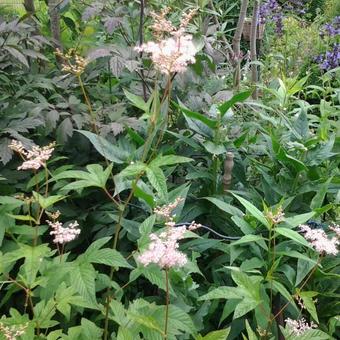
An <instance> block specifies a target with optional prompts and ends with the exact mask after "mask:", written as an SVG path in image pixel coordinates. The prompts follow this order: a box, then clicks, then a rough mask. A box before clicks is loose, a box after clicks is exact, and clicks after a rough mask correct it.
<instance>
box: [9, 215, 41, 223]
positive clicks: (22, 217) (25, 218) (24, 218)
mask: <svg viewBox="0 0 340 340" xmlns="http://www.w3.org/2000/svg"><path fill="white" fill-rule="evenodd" d="M7 216H9V217H12V218H14V219H16V220H19V221H32V222H34V223H35V224H37V221H36V220H35V219H34V218H33V217H32V216H29V215H12V214H7Z"/></svg>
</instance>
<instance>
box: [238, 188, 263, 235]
mask: <svg viewBox="0 0 340 340" xmlns="http://www.w3.org/2000/svg"><path fill="white" fill-rule="evenodd" d="M233 195H234V196H235V197H236V198H237V199H238V200H239V201H240V203H241V204H242V205H243V206H244V207H245V208H246V209H247V210H248V211H249V213H250V214H251V215H252V216H253V217H255V218H256V219H257V220H258V221H259V222H261V223H262V224H263V225H264V226H266V227H267V228H268V229H269V228H270V225H269V222H268V221H267V219H266V217H265V216H264V215H263V213H262V212H261V211H260V210H259V209H257V208H256V207H255V206H254V205H253V204H251V203H250V202H248V201H247V200H246V199H244V198H243V197H240V196H238V195H236V194H233Z"/></svg>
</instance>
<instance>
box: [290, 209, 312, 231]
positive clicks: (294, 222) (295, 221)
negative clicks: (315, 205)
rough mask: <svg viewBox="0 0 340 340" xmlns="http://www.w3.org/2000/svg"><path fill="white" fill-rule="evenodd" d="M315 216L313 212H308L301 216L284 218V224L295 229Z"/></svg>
mask: <svg viewBox="0 0 340 340" xmlns="http://www.w3.org/2000/svg"><path fill="white" fill-rule="evenodd" d="M314 215H315V212H313V211H312V212H309V213H306V214H301V215H295V216H293V217H287V218H285V220H284V221H285V223H287V224H289V226H290V227H291V228H295V227H297V226H298V225H300V224H303V223H305V222H307V221H308V220H309V219H311V218H312V217H313V216H314Z"/></svg>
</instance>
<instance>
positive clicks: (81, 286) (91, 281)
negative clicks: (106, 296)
mask: <svg viewBox="0 0 340 340" xmlns="http://www.w3.org/2000/svg"><path fill="white" fill-rule="evenodd" d="M95 276H96V272H95V270H94V268H93V266H92V265H91V264H89V263H75V266H74V268H72V271H71V272H70V276H69V277H70V281H71V284H72V286H73V288H74V289H75V291H76V292H77V293H79V295H80V296H82V297H83V298H84V299H85V301H86V302H88V303H90V304H91V305H93V307H96V306H97V301H96V290H95Z"/></svg>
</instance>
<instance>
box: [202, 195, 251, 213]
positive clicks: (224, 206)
mask: <svg viewBox="0 0 340 340" xmlns="http://www.w3.org/2000/svg"><path fill="white" fill-rule="evenodd" d="M204 199H206V200H208V201H210V202H211V203H213V204H215V205H216V206H217V207H218V208H219V209H221V210H223V211H224V212H226V213H228V214H230V215H233V216H234V215H235V216H239V217H243V216H244V214H243V212H242V211H241V210H240V209H238V208H236V207H234V206H232V205H231V204H229V203H226V202H224V201H222V200H220V199H218V198H215V197H204Z"/></svg>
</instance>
